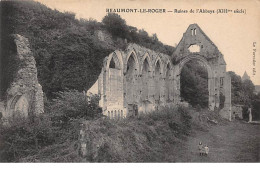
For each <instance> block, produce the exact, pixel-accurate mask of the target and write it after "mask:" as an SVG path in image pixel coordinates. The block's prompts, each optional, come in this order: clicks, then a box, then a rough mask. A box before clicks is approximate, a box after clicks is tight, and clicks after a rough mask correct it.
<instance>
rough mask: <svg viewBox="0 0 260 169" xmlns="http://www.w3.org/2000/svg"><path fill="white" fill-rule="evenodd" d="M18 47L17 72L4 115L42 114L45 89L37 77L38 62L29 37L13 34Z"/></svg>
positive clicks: (5, 104) (7, 98)
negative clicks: (43, 89)
mask: <svg viewBox="0 0 260 169" xmlns="http://www.w3.org/2000/svg"><path fill="white" fill-rule="evenodd" d="M13 37H14V41H15V44H16V48H17V54H16V55H15V59H16V60H17V63H18V65H16V66H17V70H18V71H17V72H15V75H14V79H13V81H12V82H11V84H10V86H9V88H8V89H7V92H6V93H7V97H6V100H5V101H4V109H5V114H4V117H5V118H8V117H13V116H15V115H16V113H20V114H22V115H24V116H29V115H32V114H40V113H43V111H44V105H43V91H42V87H41V85H40V84H39V82H38V79H37V69H36V62H35V59H34V57H33V54H32V52H31V49H30V45H29V41H28V39H27V38H25V37H23V36H21V35H18V34H15V35H13Z"/></svg>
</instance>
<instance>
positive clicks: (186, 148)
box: [165, 120, 260, 162]
mask: <svg viewBox="0 0 260 169" xmlns="http://www.w3.org/2000/svg"><path fill="white" fill-rule="evenodd" d="M200 141H202V143H204V144H207V145H208V146H209V149H210V151H209V155H208V156H207V157H206V156H199V154H198V148H197V147H198V143H199V142H200ZM165 161H172V162H260V125H254V124H249V123H246V122H244V121H238V120H236V121H232V122H228V123H226V124H220V125H215V126H211V127H210V128H208V131H199V130H193V132H192V134H191V135H190V136H188V137H187V138H186V139H185V141H184V142H182V143H178V146H174V147H173V148H172V155H170V156H169V157H168V158H167V159H166V160H165Z"/></svg>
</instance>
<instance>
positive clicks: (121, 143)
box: [19, 107, 223, 162]
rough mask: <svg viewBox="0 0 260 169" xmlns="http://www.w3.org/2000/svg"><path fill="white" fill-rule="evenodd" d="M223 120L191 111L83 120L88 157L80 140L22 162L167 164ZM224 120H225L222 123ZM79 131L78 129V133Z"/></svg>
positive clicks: (170, 111) (69, 142) (174, 110)
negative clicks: (191, 137)
mask: <svg viewBox="0 0 260 169" xmlns="http://www.w3.org/2000/svg"><path fill="white" fill-rule="evenodd" d="M210 119H214V120H217V121H221V119H220V118H219V117H218V115H217V114H216V113H214V112H211V113H210V112H208V111H204V112H203V111H201V112H199V111H196V110H194V109H192V108H184V107H179V108H165V109H163V110H160V111H158V112H152V113H150V114H144V115H140V116H139V117H138V118H127V119H124V120H109V119H106V118H99V119H97V120H88V121H84V122H83V123H85V124H86V125H87V126H88V131H87V132H86V134H87V137H85V138H84V139H85V142H88V143H90V144H89V145H88V147H87V150H88V152H89V153H88V155H87V156H86V157H84V158H83V157H82V156H80V155H79V140H77V139H74V140H69V139H68V141H65V142H63V143H62V144H54V145H51V146H47V147H44V148H42V149H40V150H39V152H38V153H37V154H35V155H32V156H27V157H24V158H21V159H20V160H19V161H21V162H167V161H172V160H171V159H169V157H171V158H172V159H174V158H173V156H176V157H177V156H179V153H178V152H175V148H176V147H178V146H179V145H180V144H181V143H183V142H185V140H187V139H188V137H189V135H190V134H192V133H193V131H207V129H208V128H209V127H210V126H212V125H216V124H214V123H211V122H210V121H209V120H210ZM222 121H223V120H222ZM79 130H80V129H78V131H79Z"/></svg>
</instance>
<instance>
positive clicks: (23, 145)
mask: <svg viewBox="0 0 260 169" xmlns="http://www.w3.org/2000/svg"><path fill="white" fill-rule="evenodd" d="M54 136H55V132H54V130H53V127H52V125H51V121H50V119H49V118H48V117H47V116H45V115H41V116H39V117H35V118H34V119H33V120H29V119H27V118H25V117H23V116H19V115H17V116H16V117H14V118H12V119H9V120H8V124H5V125H3V124H0V161H2V162H11V161H18V160H19V159H20V158H22V157H25V156H27V155H29V154H35V153H37V152H38V150H39V149H41V148H42V147H45V146H47V145H50V144H52V143H54V141H55V137H54Z"/></svg>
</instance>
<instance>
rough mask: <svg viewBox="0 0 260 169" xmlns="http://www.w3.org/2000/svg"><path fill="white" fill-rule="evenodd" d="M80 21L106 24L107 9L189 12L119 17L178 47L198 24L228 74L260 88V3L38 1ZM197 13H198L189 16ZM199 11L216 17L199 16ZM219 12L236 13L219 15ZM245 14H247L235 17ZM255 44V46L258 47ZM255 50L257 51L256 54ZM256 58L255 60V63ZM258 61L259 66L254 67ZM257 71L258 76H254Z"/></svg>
mask: <svg viewBox="0 0 260 169" xmlns="http://www.w3.org/2000/svg"><path fill="white" fill-rule="evenodd" d="M36 1H39V2H41V3H43V4H45V5H46V6H48V7H50V8H52V9H57V10H59V11H61V12H64V11H70V12H73V13H75V14H76V17H77V18H78V19H79V18H85V19H89V18H93V19H96V20H97V21H102V18H103V17H104V16H105V15H106V14H107V12H106V9H138V10H139V9H146V10H147V9H165V10H166V11H174V10H175V9H177V10H187V11H188V13H175V12H166V13H118V14H120V16H121V17H122V18H123V19H125V20H126V23H127V24H128V25H131V26H134V27H137V28H138V29H144V30H146V31H147V32H148V33H149V35H152V34H154V33H156V34H157V37H158V38H159V40H160V41H161V42H163V43H164V44H167V45H171V46H176V45H177V44H178V43H179V41H180V40H181V38H182V35H183V33H184V32H185V31H186V29H187V28H188V26H189V25H190V24H193V23H197V24H198V25H199V26H200V27H201V29H202V30H203V31H204V32H205V33H206V35H207V36H208V37H209V38H210V39H211V40H212V41H213V43H214V44H215V45H216V46H217V47H218V49H219V50H220V51H221V53H222V54H223V55H224V59H225V61H226V63H227V71H234V72H235V73H236V74H238V75H240V76H242V75H243V74H244V72H245V71H246V72H247V74H248V75H249V76H250V77H251V80H252V81H253V83H254V84H255V85H260V52H259V51H260V0H218V1H216V0H36ZM191 9H193V10H194V13H189V12H190V10H191ZM197 9H205V10H208V11H210V10H214V12H215V13H211V14H210V13H196V11H197ZM218 9H227V10H232V12H228V13H219V14H217V13H216V11H217V10H218ZM235 10H238V11H240V10H243V11H244V13H234V11H235ZM254 44H255V45H254ZM254 50H256V52H255V54H254ZM254 58H255V59H254ZM253 60H255V63H256V64H255V65H253ZM253 68H255V73H253Z"/></svg>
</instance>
